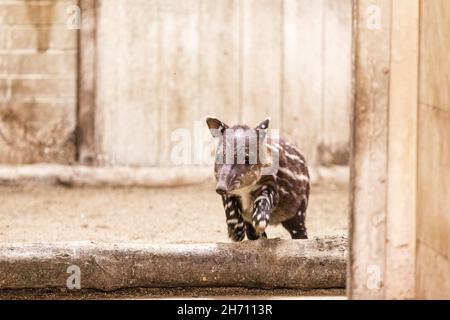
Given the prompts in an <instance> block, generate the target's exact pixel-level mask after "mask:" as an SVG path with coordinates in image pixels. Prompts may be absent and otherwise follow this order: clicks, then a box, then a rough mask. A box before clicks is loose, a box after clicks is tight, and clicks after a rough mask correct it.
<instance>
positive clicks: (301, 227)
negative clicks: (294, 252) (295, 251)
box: [281, 211, 308, 239]
mask: <svg viewBox="0 0 450 320" xmlns="http://www.w3.org/2000/svg"><path fill="white" fill-rule="evenodd" d="M305 216H306V212H305V211H298V213H297V214H296V215H295V216H294V217H293V218H291V219H289V220H286V221H284V222H282V223H281V224H282V225H283V227H284V228H285V229H286V230H287V231H289V233H290V235H291V238H292V239H308V234H307V232H306V227H305Z"/></svg>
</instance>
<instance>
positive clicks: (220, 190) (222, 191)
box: [216, 181, 228, 196]
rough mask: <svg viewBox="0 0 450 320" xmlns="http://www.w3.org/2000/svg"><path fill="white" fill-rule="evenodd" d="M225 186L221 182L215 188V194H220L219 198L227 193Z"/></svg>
mask: <svg viewBox="0 0 450 320" xmlns="http://www.w3.org/2000/svg"><path fill="white" fill-rule="evenodd" d="M227 191H228V190H227V186H226V185H225V183H223V182H222V181H220V182H219V183H218V184H217V186H216V192H217V193H218V194H220V195H221V196H223V195H225V194H226V193H227Z"/></svg>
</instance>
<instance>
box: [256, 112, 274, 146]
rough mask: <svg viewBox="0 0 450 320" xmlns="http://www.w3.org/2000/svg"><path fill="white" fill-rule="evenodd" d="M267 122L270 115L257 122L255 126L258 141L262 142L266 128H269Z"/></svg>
mask: <svg viewBox="0 0 450 320" xmlns="http://www.w3.org/2000/svg"><path fill="white" fill-rule="evenodd" d="M269 122H270V117H267V118H266V119H264V121H263V122H261V123H260V124H258V126H257V127H256V128H255V129H256V131H257V132H258V136H259V142H260V143H262V142H263V141H264V139H265V138H266V135H267V130H268V129H269Z"/></svg>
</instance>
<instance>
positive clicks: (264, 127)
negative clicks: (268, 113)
mask: <svg viewBox="0 0 450 320" xmlns="http://www.w3.org/2000/svg"><path fill="white" fill-rule="evenodd" d="M269 122H270V117H267V118H266V119H264V121H263V122H261V123H260V124H258V126H257V127H256V128H255V129H256V130H267V129H269Z"/></svg>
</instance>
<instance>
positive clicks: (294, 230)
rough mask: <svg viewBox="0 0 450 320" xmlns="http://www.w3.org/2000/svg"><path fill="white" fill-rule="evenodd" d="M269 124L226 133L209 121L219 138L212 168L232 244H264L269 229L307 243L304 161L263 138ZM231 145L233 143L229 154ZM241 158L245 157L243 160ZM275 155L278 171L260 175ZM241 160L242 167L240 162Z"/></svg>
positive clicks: (280, 143)
mask: <svg viewBox="0 0 450 320" xmlns="http://www.w3.org/2000/svg"><path fill="white" fill-rule="evenodd" d="M269 120H270V119H269V118H267V119H266V120H264V121H263V122H261V123H260V124H259V125H258V126H257V127H256V128H255V129H251V128H250V127H248V126H244V125H237V126H234V127H231V128H230V127H228V126H227V125H226V124H224V123H223V122H222V121H220V120H218V119H216V118H211V117H208V118H207V124H208V127H209V129H210V130H211V133H212V134H213V136H214V137H216V138H218V148H217V154H216V163H215V166H214V173H215V178H216V181H217V185H216V192H217V193H219V194H220V195H221V197H222V202H223V206H224V209H225V215H226V222H227V226H228V235H229V237H230V239H232V240H233V241H242V240H244V238H245V236H247V239H249V240H256V239H259V238H261V237H264V238H266V237H267V234H266V231H265V230H266V228H267V226H269V225H277V224H280V223H281V224H282V226H283V227H284V228H285V229H286V230H287V231H288V232H289V234H290V235H291V238H292V239H307V237H308V236H307V230H306V225H305V219H306V210H307V207H308V200H309V192H310V178H309V173H308V167H307V164H306V160H305V158H304V156H303V155H302V154H301V153H300V152H299V151H298V149H297V148H296V147H295V146H294V145H292V144H290V143H288V142H286V141H284V140H283V139H279V140H277V141H271V139H270V138H269V137H266V134H267V130H268V126H269ZM254 136H256V141H257V142H256V143H255V144H252V143H250V141H251V140H250V139H251V138H248V137H254ZM225 137H227V139H226V138H225ZM242 137H245V138H244V140H245V141H246V143H245V148H241V149H242V150H241V149H240V148H239V143H238V140H239V139H242ZM230 141H232V142H234V143H233V144H232V147H230V146H228V148H227V147H226V145H227V144H229V143H230ZM241 146H242V144H241ZM254 146H256V147H254ZM230 152H232V153H233V154H232V155H230V154H229V153H230ZM240 153H243V155H242V156H241V157H240V156H239V154H240ZM255 153H256V155H255ZM274 154H277V155H278V164H279V167H278V170H277V171H275V172H274V173H272V174H263V169H264V168H265V167H267V165H268V164H269V163H271V161H272V160H273V159H274V157H273V156H274ZM239 158H241V159H244V161H243V162H242V163H241V162H239V161H238V160H239ZM250 158H251V159H254V160H255V161H250ZM217 159H219V160H220V159H222V160H223V161H217ZM226 159H231V160H232V161H231V162H229V161H226Z"/></svg>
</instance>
